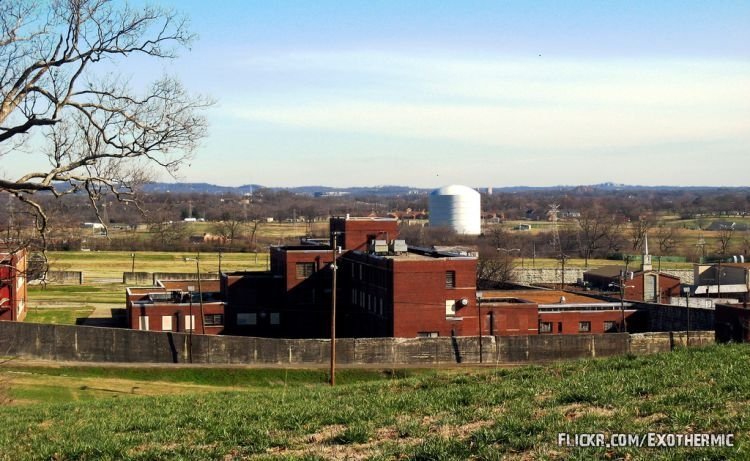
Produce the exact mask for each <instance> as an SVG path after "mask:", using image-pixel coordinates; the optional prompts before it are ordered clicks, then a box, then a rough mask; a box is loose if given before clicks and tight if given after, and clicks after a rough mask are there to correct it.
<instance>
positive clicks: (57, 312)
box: [25, 307, 94, 325]
mask: <svg viewBox="0 0 750 461" xmlns="http://www.w3.org/2000/svg"><path fill="white" fill-rule="evenodd" d="M92 312H94V309H93V308H81V309H79V308H65V307H60V308H52V309H30V310H29V311H28V313H27V314H26V320H25V321H26V322H30V323H55V324H59V325H75V324H76V321H77V319H79V318H88V316H89V315H91V313H92Z"/></svg>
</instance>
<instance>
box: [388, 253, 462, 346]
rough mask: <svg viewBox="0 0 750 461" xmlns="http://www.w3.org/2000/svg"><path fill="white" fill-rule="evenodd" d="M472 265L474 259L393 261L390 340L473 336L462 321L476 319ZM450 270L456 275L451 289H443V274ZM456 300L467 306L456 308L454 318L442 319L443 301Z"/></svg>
mask: <svg viewBox="0 0 750 461" xmlns="http://www.w3.org/2000/svg"><path fill="white" fill-rule="evenodd" d="M476 265H477V262H476V259H434V260H415V261H408V260H403V259H398V260H394V262H393V266H394V274H393V336H395V337H406V338H409V337H415V336H417V334H418V333H419V332H438V333H439V335H440V336H449V335H451V333H455V334H456V335H457V336H463V335H464V334H465V333H464V331H466V332H467V333H468V332H469V331H474V332H476V329H477V327H476V326H473V327H472V326H470V325H468V323H469V322H468V319H467V320H462V317H464V316H466V317H471V316H474V317H475V316H476ZM450 270H452V271H455V273H456V283H455V288H446V286H445V272H446V271H450ZM460 299H466V300H467V301H468V305H467V306H465V307H457V309H456V315H455V317H453V318H449V317H446V307H445V304H446V300H460ZM475 319H476V317H475Z"/></svg>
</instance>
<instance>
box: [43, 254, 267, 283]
mask: <svg viewBox="0 0 750 461" xmlns="http://www.w3.org/2000/svg"><path fill="white" fill-rule="evenodd" d="M131 254H132V252H129V251H50V252H49V253H48V259H49V265H50V270H61V271H64V270H70V271H83V277H84V281H86V280H102V279H111V280H122V273H123V272H130V270H131V268H132V267H133V260H132V259H131V256H130V255H131ZM195 256H196V253H188V252H159V251H137V252H135V271H136V272H191V273H194V272H195V271H196V267H195V266H196V265H195V261H185V258H186V257H187V258H195ZM200 258H201V260H200V262H201V272H217V271H218V268H219V253H201V255H200ZM267 265H268V254H267V253H259V254H257V255H256V254H255V253H222V255H221V268H222V270H223V271H238V270H263V269H265V268H266V267H267Z"/></svg>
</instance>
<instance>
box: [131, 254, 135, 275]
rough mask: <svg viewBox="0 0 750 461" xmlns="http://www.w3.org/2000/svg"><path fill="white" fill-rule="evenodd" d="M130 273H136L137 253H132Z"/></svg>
mask: <svg viewBox="0 0 750 461" xmlns="http://www.w3.org/2000/svg"><path fill="white" fill-rule="evenodd" d="M130 273H131V274H133V273H135V253H130Z"/></svg>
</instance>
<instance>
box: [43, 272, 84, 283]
mask: <svg viewBox="0 0 750 461" xmlns="http://www.w3.org/2000/svg"><path fill="white" fill-rule="evenodd" d="M45 280H46V282H47V283H59V284H62V285H82V284H83V272H79V271H47V275H46V278H45Z"/></svg>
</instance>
